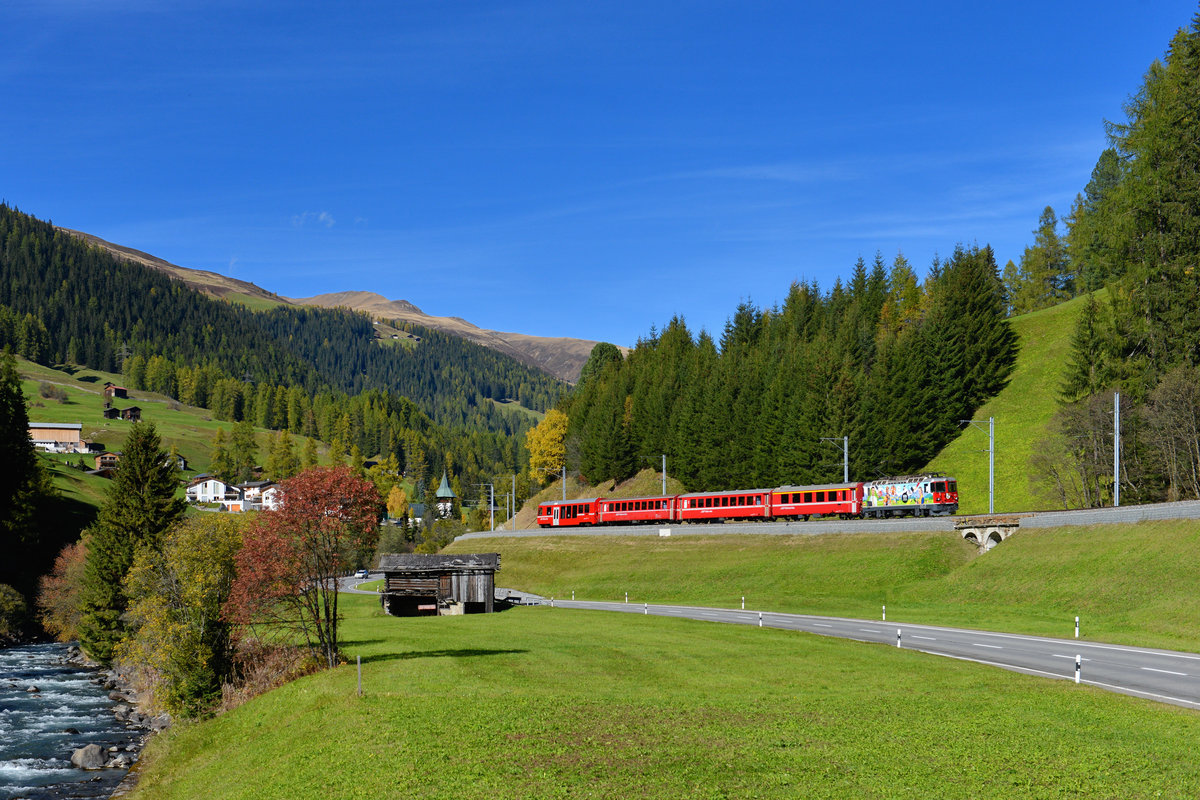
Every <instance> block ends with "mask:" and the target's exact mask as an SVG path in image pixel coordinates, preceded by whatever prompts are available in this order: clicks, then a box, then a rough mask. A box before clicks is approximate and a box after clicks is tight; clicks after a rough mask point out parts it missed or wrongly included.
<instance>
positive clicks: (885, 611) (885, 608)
mask: <svg viewBox="0 0 1200 800" xmlns="http://www.w3.org/2000/svg"><path fill="white" fill-rule="evenodd" d="M883 621H884V622H887V606H886V605H885V606H884V607H883Z"/></svg>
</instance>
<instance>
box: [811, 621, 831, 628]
mask: <svg viewBox="0 0 1200 800" xmlns="http://www.w3.org/2000/svg"><path fill="white" fill-rule="evenodd" d="M812 626H813V627H814V628H832V627H833V626H832V625H826V624H825V623H824V622H814V623H813V624H812Z"/></svg>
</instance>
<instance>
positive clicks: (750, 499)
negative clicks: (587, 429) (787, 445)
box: [537, 473, 958, 528]
mask: <svg viewBox="0 0 1200 800" xmlns="http://www.w3.org/2000/svg"><path fill="white" fill-rule="evenodd" d="M956 511H958V483H957V481H955V480H954V478H948V477H946V476H945V475H939V474H937V473H930V474H926V475H912V476H906V477H899V478H884V479H883V480H878V481H868V482H866V483H862V482H859V483H855V482H850V483H825V484H821V485H819V486H780V487H777V488H775V489H746V490H739V491H732V492H697V493H693V494H680V495H671V496H668V497H623V498H605V497H597V498H594V499H591V500H571V501H570V502H566V503H564V502H559V501H557V500H556V501H553V502H547V503H542V504H541V505H539V506H538V516H537V522H538V525H540V526H541V527H543V528H557V527H568V526H586V525H641V524H651V523H664V522H724V521H725V520H760V519H761V520H788V519H805V520H807V519H809V518H810V517H830V516H836V517H839V518H841V519H852V518H859V517H874V518H883V517H898V516H906V515H909V516H914V517H922V516H923V517H929V516H934V515H938V516H940V515H945V514H953V513H955V512H956Z"/></svg>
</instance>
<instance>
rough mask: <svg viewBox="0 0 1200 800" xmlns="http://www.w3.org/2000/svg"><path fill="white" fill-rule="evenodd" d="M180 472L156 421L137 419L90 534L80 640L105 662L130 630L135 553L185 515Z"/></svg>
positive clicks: (152, 543) (156, 540)
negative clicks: (128, 578)
mask: <svg viewBox="0 0 1200 800" xmlns="http://www.w3.org/2000/svg"><path fill="white" fill-rule="evenodd" d="M178 475H179V470H178V467H177V466H176V465H175V463H174V462H172V461H171V460H170V458H169V457H168V456H167V454H166V453H164V452H163V450H162V442H161V440H160V439H159V436H158V433H157V431H155V429H154V425H153V424H152V423H148V422H138V423H135V424H134V426H133V427H132V428H131V429H130V431H129V436H128V437H127V438H126V439H125V445H124V447H123V449H122V453H121V462H120V465H119V466H118V468H117V472H116V475H115V477H114V478H113V482H112V486H111V487H109V490H108V497H107V499H106V500H105V502H104V505H103V506H102V507H101V508H100V515H99V517H98V518H97V520H96V523H95V525H93V526H92V528H91V529H90V530H89V532H88V534H87V547H88V555H87V563H86V565H85V570H84V584H83V590H82V593H81V619H80V639H81V642H82V644H83V646H84V649H86V650H87V652H88V653H89V654H90V655H91V656H92V658H95V659H96V660H97V661H100V662H101V663H105V664H107V663H109V662H110V661H111V660H112V656H113V648H114V647H115V646H116V644H117V642H119V641H120V640H121V638H122V637H123V636H124V635H125V633H126V626H125V622H124V620H123V619H122V614H123V613H124V612H125V610H126V607H127V603H128V600H127V598H126V595H125V590H124V587H123V583H122V582H123V581H124V579H125V575H126V573H127V572H128V571H129V568H130V566H131V565H132V564H133V558H134V555H135V553H136V552H137V551H138V550H139V549H142V548H147V549H151V550H158V549H159V548H160V545H161V540H162V536H163V534H164V533H165V531H166V530H167V529H168V528H170V527H171V526H172V525H173V524H175V523H176V522H177V521H178V520H180V519H181V518H182V517H183V514H184V510H185V509H186V507H187V506H186V503H184V501H183V500H181V499H178V498H176V497H175V490H176V487H177V484H178Z"/></svg>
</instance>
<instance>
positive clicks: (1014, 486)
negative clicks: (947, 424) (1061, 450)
mask: <svg viewBox="0 0 1200 800" xmlns="http://www.w3.org/2000/svg"><path fill="white" fill-rule="evenodd" d="M1098 296H1099V295H1098ZM1086 301H1087V298H1085V297H1077V298H1075V299H1074V300H1071V301H1070V302H1067V303H1063V304H1061V305H1057V306H1054V307H1053V308H1046V309H1043V310H1041V311H1035V312H1033V313H1032V314H1024V315H1022V316H1019V317H1015V318H1014V319H1013V321H1012V323H1013V328H1014V329H1015V330H1016V332H1017V335H1018V336H1019V337H1020V340H1021V351H1020V353H1019V354H1018V356H1017V366H1016V369H1015V370H1014V371H1013V374H1012V377H1011V379H1010V380H1009V384H1008V386H1007V387H1006V388H1005V389H1004V391H1002V392H1000V394H998V395H997V396H996V397H994V398H992V399H991V400H990V401H988V402H987V403H985V404H984V405H983V407H982V408H980V409H979V410H978V411H976V412H975V420H976V422H978V423H979V425H980V426H981V427H982V428H983V430H982V431H980V430H978V429H976V428H974V427H968V428H967V429H966V430H964V431H963V434H962V435H961V436H959V437H958V438H957V439H955V440H954V441H953V442H951V443H950V444H949V445H947V446H946V447H945V448H944V449H943V450H942V452H941V453H939V454H938V455H937V457H936V458H934V459H933V461H932V462H931V463H930V464H929V466H928V469H930V470H935V471H937V472H943V473H945V474H947V475H953V476H955V477H956V478H957V479H958V488H959V493H960V502H961V505H960V507H959V511H960V513H963V514H986V513H987V510H988V457H987V453H985V452H983V451H985V450H987V446H988V436H987V420H988V417H994V418H995V429H996V430H995V437H996V466H995V508H996V512H997V513H1000V512H1004V511H1028V510H1030V509H1037V508H1052V507H1053V503H1054V500H1053V498H1052V497H1050V496H1049V495H1044V494H1043V496H1039V495H1038V493H1037V491H1036V488H1035V485H1034V482H1033V478H1032V476H1031V471H1030V459H1031V458H1032V457H1033V455H1034V453H1035V452H1036V451H1037V448H1038V446H1039V444H1040V443H1041V442H1042V441H1043V440H1044V439H1045V436H1046V426H1047V424H1048V423H1049V422H1050V418H1051V417H1053V416H1054V413H1055V412H1056V411H1058V390H1059V387H1060V386H1061V385H1062V382H1063V378H1064V376H1065V374H1066V365H1067V359H1068V358H1069V357H1070V352H1071V336H1072V334H1073V333H1074V331H1075V321H1076V320H1077V319H1078V318H1079V314H1080V312H1081V310H1082V309H1083V305H1084V303H1085V302H1086Z"/></svg>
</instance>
